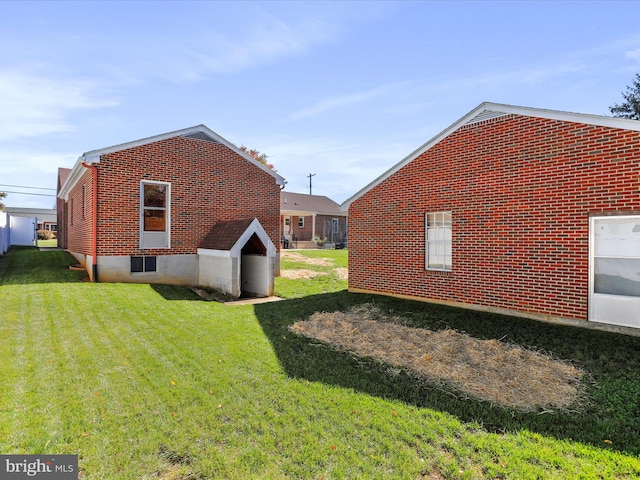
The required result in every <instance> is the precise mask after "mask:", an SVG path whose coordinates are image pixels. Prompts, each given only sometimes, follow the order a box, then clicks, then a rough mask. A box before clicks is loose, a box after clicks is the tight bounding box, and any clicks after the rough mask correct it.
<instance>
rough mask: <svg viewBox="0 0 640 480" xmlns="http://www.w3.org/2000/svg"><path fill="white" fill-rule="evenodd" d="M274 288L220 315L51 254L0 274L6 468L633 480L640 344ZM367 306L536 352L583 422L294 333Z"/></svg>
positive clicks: (302, 288) (0, 434)
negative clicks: (492, 399)
mask: <svg viewBox="0 0 640 480" xmlns="http://www.w3.org/2000/svg"><path fill="white" fill-rule="evenodd" d="M299 253H302V254H304V255H305V256H329V257H330V258H331V259H333V261H334V263H333V265H328V266H322V265H309V264H307V263H304V262H299V261H298V262H295V263H294V262H290V263H287V261H283V265H282V266H283V268H294V267H301V268H302V267H303V268H308V269H318V270H320V271H323V272H324V273H326V275H321V276H316V277H313V278H309V279H298V280H292V281H289V280H288V279H285V278H278V279H277V280H276V294H278V295H280V296H284V297H286V300H284V301H281V302H274V303H267V304H262V305H254V306H251V305H243V306H230V305H224V304H219V303H215V302H204V301H202V300H201V299H200V298H199V297H197V296H196V295H194V294H192V293H191V292H190V291H189V290H187V289H183V288H178V287H172V286H160V285H127V284H92V283H88V282H83V281H81V280H82V272H77V271H70V270H68V268H67V266H68V265H69V264H71V263H73V262H74V261H73V259H72V258H71V257H69V256H68V255H67V254H66V253H65V252H62V251H42V252H39V251H37V250H36V249H33V248H14V249H12V250H10V252H8V253H7V254H5V256H4V257H0V304H1V305H2V316H1V319H0V358H2V359H3V361H2V362H0V378H2V380H3V386H4V388H3V389H2V390H0V451H1V452H2V453H49V454H61V453H77V454H79V456H80V468H81V471H82V473H83V478H85V479H174V480H177V479H181V480H187V479H209V478H212V479H216V478H229V479H236V478H265V479H279V478H305V479H307V478H309V479H320V478H381V479H383V478H384V479H386V478H400V479H404V478H406V479H420V478H426V479H442V478H470V479H482V478H518V479H520V478H524V479H527V478H531V479H534V478H615V479H619V478H637V476H638V475H640V435H639V432H640V373H638V372H640V358H639V357H640V355H639V354H638V352H640V348H639V347H640V338H633V337H626V336H622V335H615V334H609V333H604V332H595V331H590V330H583V329H575V328H568V327H560V326H554V325H546V324H542V323H537V322H532V321H527V320H522V319H514V318H510V317H504V316H498V315H490V314H482V313H478V312H469V311H464V310H457V309H453V308H445V307H442V306H434V305H428V304H424V303H418V302H410V301H405V300H398V299H392V298H386V297H376V296H369V295H355V294H349V293H348V292H346V291H344V288H345V287H346V282H345V281H344V280H340V278H339V276H337V275H334V270H333V269H334V268H335V267H339V266H346V252H345V251H330V250H318V251H304V252H302V251H300V252H299ZM365 302H374V303H375V304H376V305H377V306H378V307H379V308H381V309H382V310H384V311H385V312H387V313H389V314H391V315H398V316H401V317H402V318H404V319H405V320H404V321H405V323H406V324H407V325H409V326H414V327H428V328H430V329H432V330H439V329H443V328H455V329H457V330H459V331H465V332H466V333H468V334H470V335H473V336H475V337H477V338H502V337H505V336H506V340H508V341H511V342H514V343H518V344H520V345H522V346H526V347H529V348H533V349H538V350H544V351H546V352H550V353H552V354H553V355H555V356H557V357H559V358H562V359H564V360H567V361H571V362H573V363H575V364H576V365H579V366H581V367H582V368H585V369H587V370H588V371H589V372H591V376H590V377H589V378H588V379H586V380H585V381H586V388H587V393H588V395H589V402H588V404H587V405H586V406H584V407H583V409H582V410H580V411H567V412H554V413H543V412H539V411H537V412H531V413H526V414H523V413H520V412H516V411H514V410H510V409H508V408H502V407H497V406H495V405H493V404H490V403H488V402H481V401H476V400H473V399H469V398H464V397H462V396H460V395H459V394H458V393H456V392H455V391H453V390H450V389H447V388H446V387H443V386H441V385H440V386H436V385H431V384H429V383H427V382H425V381H423V380H421V379H420V378H417V377H416V376H415V375H412V374H411V373H410V372H408V371H403V370H399V369H390V368H389V367H388V366H386V365H384V364H382V363H380V362H377V361H375V360H371V359H364V358H358V357H355V356H353V355H351V354H348V353H345V352H337V351H334V350H332V349H331V348H328V347H327V346H326V345H323V344H319V343H318V342H317V341H313V340H310V339H306V338H303V337H299V336H296V335H294V334H292V333H291V332H289V331H288V330H287V327H288V325H290V324H292V323H294V322H295V321H298V320H301V319H306V318H308V317H309V316H310V315H311V314H313V313H314V312H317V311H337V310H347V309H349V308H350V307H352V306H354V305H358V304H361V303H365Z"/></svg>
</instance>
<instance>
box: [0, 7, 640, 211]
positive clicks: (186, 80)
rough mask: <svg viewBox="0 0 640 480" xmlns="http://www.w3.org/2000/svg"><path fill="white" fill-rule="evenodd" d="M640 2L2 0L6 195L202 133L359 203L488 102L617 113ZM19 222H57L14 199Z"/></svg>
mask: <svg viewBox="0 0 640 480" xmlns="http://www.w3.org/2000/svg"><path fill="white" fill-rule="evenodd" d="M638 18H640V3H638V2H632V1H627V2H615V1H608V2H597V1H587V2H580V1H571V2H552V1H544V2H524V1H513V2H509V1H499V2H481V1H472V2H436V1H425V2H420V1H410V2H403V1H393V2H384V1H376V2H368V1H357V2H285V1H279V2H249V1H246V2H243V1H239V2H220V1H216V2H212V1H198V2H175V3H174V2H168V1H165V2H153V1H144V2H131V1H127V2H119V1H110V2H80V1H74V2H55V1H47V2H28V1H21V2H11V1H6V0H5V1H2V2H0V191H2V190H6V191H21V192H32V193H41V194H42V193H44V194H53V193H54V192H53V191H46V190H27V189H23V188H14V187H9V186H6V185H17V186H29V187H40V188H55V185H56V172H57V169H58V167H68V168H71V167H72V166H73V164H74V163H75V161H76V159H77V158H78V157H79V156H80V155H81V154H82V153H83V152H86V151H89V150H94V149H99V148H103V147H108V146H111V145H116V144H119V143H123V142H128V141H132V140H136V139H139V138H144V137H148V136H152V135H156V134H161V133H165V132H170V131H173V130H178V129H182V128H186V127H190V126H193V125H197V124H200V123H204V124H205V125H207V126H208V127H209V128H211V129H212V130H214V131H215V132H217V133H218V134H220V135H221V136H223V137H224V138H226V139H227V140H229V141H231V142H233V143H235V144H236V145H245V146H247V147H250V148H256V149H258V150H259V151H261V152H264V153H266V154H267V155H269V161H270V162H271V163H273V164H274V165H275V168H276V170H277V171H278V173H279V174H280V175H282V176H284V177H285V179H286V180H287V182H288V183H287V186H286V190H288V191H291V192H300V193H308V192H309V179H308V178H307V175H309V174H310V173H314V174H315V176H314V177H313V193H314V194H317V195H327V196H329V197H330V198H332V199H334V200H335V201H337V202H342V201H344V200H346V199H347V198H348V197H350V196H351V195H352V194H354V193H355V192H357V191H358V190H360V189H361V188H362V187H364V186H365V185H366V184H368V183H369V182H370V181H372V180H373V179H374V178H376V177H377V176H378V175H380V174H381V173H383V172H384V171H386V170H387V169H389V168H390V167H391V166H393V165H394V164H396V163H397V162H399V161H400V160H402V158H404V157H405V156H407V155H408V154H410V153H411V152H412V151H413V150H415V149H416V148H417V147H419V146H420V145H422V144H423V143H425V142H427V141H428V140H429V139H431V138H432V137H433V136H435V135H436V134H438V133H439V132H440V131H442V130H444V129H445V128H447V127H448V126H449V125H451V124H452V123H454V122H455V121H457V120H458V119H459V118H461V117H463V116H464V115H465V114H467V113H468V112H469V111H470V110H472V109H473V108H475V107H476V106H478V105H479V104H480V103H482V102H484V101H490V102H497V103H507V104H512V105H520V106H528V107H536V108H547V109H553V110H564V111H571V112H578V113H589V114H597V115H608V114H609V109H608V107H609V106H611V105H613V104H614V103H616V102H618V103H620V102H621V101H622V95H621V92H622V91H623V90H625V88H626V86H627V85H630V84H631V82H632V80H633V77H634V75H635V74H636V73H638V72H640V27H639V26H638ZM4 203H5V204H6V205H8V206H22V207H52V206H53V204H54V198H53V197H45V196H35V195H21V194H15V193H10V194H9V196H8V197H7V198H6V199H5V200H4Z"/></svg>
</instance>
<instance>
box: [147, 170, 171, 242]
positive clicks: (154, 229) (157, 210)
mask: <svg viewBox="0 0 640 480" xmlns="http://www.w3.org/2000/svg"><path fill="white" fill-rule="evenodd" d="M170 199H171V184H169V183H166V182H148V181H143V182H140V237H141V241H140V243H141V247H142V248H168V247H169V231H170V208H169V207H170Z"/></svg>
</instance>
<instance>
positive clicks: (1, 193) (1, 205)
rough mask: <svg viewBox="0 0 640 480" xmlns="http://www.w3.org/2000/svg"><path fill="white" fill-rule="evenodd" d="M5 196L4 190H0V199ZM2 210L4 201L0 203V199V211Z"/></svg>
mask: <svg viewBox="0 0 640 480" xmlns="http://www.w3.org/2000/svg"><path fill="white" fill-rule="evenodd" d="M6 196H7V194H6V193H4V192H0V200H2V199H3V198H5V197H6ZM2 210H4V203H2V201H0V212H1V211H2Z"/></svg>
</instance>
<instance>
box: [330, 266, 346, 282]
mask: <svg viewBox="0 0 640 480" xmlns="http://www.w3.org/2000/svg"><path fill="white" fill-rule="evenodd" d="M333 271H334V272H336V274H337V275H338V278H339V279H340V280H349V269H348V268H344V267H339V268H334V269H333Z"/></svg>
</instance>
